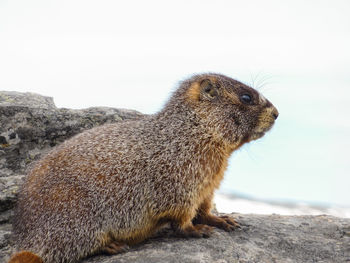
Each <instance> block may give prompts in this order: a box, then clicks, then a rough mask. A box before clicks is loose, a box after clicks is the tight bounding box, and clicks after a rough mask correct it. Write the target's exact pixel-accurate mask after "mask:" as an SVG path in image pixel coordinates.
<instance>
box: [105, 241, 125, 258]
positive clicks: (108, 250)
mask: <svg viewBox="0 0 350 263" xmlns="http://www.w3.org/2000/svg"><path fill="white" fill-rule="evenodd" d="M127 250H129V246H128V245H127V244H125V243H122V242H117V241H112V242H111V243H109V244H108V245H106V246H105V247H104V248H102V250H101V251H102V253H105V254H108V255H115V254H119V253H122V252H125V251H127Z"/></svg>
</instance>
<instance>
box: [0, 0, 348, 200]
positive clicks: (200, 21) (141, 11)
mask: <svg viewBox="0 0 350 263" xmlns="http://www.w3.org/2000/svg"><path fill="white" fill-rule="evenodd" d="M120 3H121V1H120V2H118V1H111V0H110V1H85V0H76V1H74V0H73V1H71V0H69V1H68V0H63V1H62V0H61V1H49V0H42V1H38V0H32V1H26V0H18V1H16V0H11V1H4V0H0V90H16V91H31V92H37V93H40V94H44V95H48V96H52V97H54V99H55V102H56V104H57V106H59V107H69V108H84V107H90V106H101V105H102V106H111V107H124V108H134V109H137V110H140V111H142V112H144V113H153V112H156V111H157V110H159V109H160V107H161V106H162V105H163V104H164V102H165V100H166V99H167V98H168V97H169V95H170V92H171V91H172V90H173V89H174V87H175V86H176V83H177V82H178V81H179V80H181V79H183V78H185V77H187V76H188V75H189V74H192V73H195V72H203V71H204V72H206V71H214V72H220V73H223V74H227V75H229V76H231V77H234V78H237V79H239V80H241V81H243V82H246V83H248V84H252V85H253V84H254V86H255V87H259V86H261V85H262V87H261V88H259V90H260V91H261V92H263V94H264V95H265V96H266V97H267V98H269V99H270V100H271V101H272V102H273V103H274V104H275V105H276V107H277V108H278V109H279V111H280V117H279V119H278V121H277V123H276V126H275V127H274V129H273V130H272V131H271V132H270V133H269V134H267V136H266V137H264V138H263V139H261V140H260V141H257V142H254V143H251V144H250V145H247V146H245V147H244V148H243V149H242V150H240V151H239V152H236V153H235V154H234V156H233V157H232V159H231V164H230V167H229V170H228V172H227V174H226V178H225V181H224V182H223V184H222V189H221V190H222V191H226V192H238V193H243V194H247V195H251V196H253V197H258V198H263V199H275V200H304V201H308V202H313V203H330V204H340V205H345V206H350V193H349V189H350V174H349V171H350V164H349V156H350V150H349V148H350V141H349V135H350V121H349V113H350V99H349V94H350V74H349V73H350V51H349V49H350V15H349V14H350V2H349V1H337V0H335V1H334V0H331V1H277V0H276V1H272V0H269V1H258V0H253V1H222V0H221V1H160V0H159V1H154V0H150V1H123V4H120Z"/></svg>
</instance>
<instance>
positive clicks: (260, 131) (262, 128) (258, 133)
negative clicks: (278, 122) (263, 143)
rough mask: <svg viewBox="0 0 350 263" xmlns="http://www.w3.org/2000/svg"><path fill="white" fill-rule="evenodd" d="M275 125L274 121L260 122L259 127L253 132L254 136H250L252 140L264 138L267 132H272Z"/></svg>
mask: <svg viewBox="0 0 350 263" xmlns="http://www.w3.org/2000/svg"><path fill="white" fill-rule="evenodd" d="M274 123H275V121H274V120H271V121H264V122H260V123H259V126H258V127H256V129H255V130H254V131H253V132H252V135H251V136H250V140H257V139H259V138H261V137H263V136H264V135H265V133H266V132H268V131H269V130H271V128H272V126H273V125H274Z"/></svg>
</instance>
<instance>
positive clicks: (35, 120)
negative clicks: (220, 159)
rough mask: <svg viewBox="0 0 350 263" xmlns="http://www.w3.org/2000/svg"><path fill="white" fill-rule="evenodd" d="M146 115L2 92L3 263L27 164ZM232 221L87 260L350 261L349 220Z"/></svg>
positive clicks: (239, 218) (253, 218)
mask: <svg viewBox="0 0 350 263" xmlns="http://www.w3.org/2000/svg"><path fill="white" fill-rule="evenodd" d="M142 116H143V115H142V114H141V113H138V112H136V111H130V110H120V109H113V108H105V107H99V108H89V109H83V110H71V109H58V108H56V106H55V104H54V103H53V100H52V98H48V97H43V96H40V95H37V94H33V93H18V92H1V91H0V262H6V261H7V259H8V257H9V255H10V253H11V250H12V248H13V244H12V243H11V241H10V240H11V224H10V218H11V216H12V214H13V211H12V208H13V206H14V204H15V202H16V195H17V192H18V188H19V186H20V184H21V183H22V181H23V178H24V177H25V171H26V169H27V167H28V166H29V165H30V164H31V163H32V162H33V161H35V160H37V159H39V158H40V157H41V156H42V155H43V154H45V153H47V152H48V151H49V150H50V149H51V148H52V147H54V146H55V145H58V144H59V143H61V142H63V141H64V140H66V139H67V138H69V137H71V136H73V135H75V134H77V133H79V132H81V131H83V130H85V129H89V128H92V127H94V126H96V125H101V124H104V123H109V122H117V121H122V120H124V119H136V118H142ZM233 216H234V217H236V218H237V221H238V222H239V223H240V224H241V226H242V229H240V230H236V231H234V232H232V233H227V232H224V231H222V230H218V229H215V231H214V232H213V234H212V236H211V237H210V238H202V239H194V238H191V239H183V238H177V237H173V236H172V231H171V230H169V229H165V230H163V231H161V233H158V234H157V235H155V237H153V238H151V239H148V240H146V241H145V242H143V243H142V244H139V245H137V246H135V247H133V248H131V249H130V251H128V252H126V253H123V254H119V255H115V256H101V255H99V256H93V257H90V258H88V259H85V260H84V261H83V262H85V263H97V262H99V263H100V262H101V263H117V262H216V263H224V262H350V219H342V218H336V217H331V216H279V215H269V216H263V215H241V214H233Z"/></svg>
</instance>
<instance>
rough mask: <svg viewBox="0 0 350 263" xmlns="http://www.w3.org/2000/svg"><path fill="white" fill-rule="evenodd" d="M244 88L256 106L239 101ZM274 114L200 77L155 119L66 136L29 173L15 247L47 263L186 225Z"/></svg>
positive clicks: (236, 85)
mask: <svg viewBox="0 0 350 263" xmlns="http://www.w3.org/2000/svg"><path fill="white" fill-rule="evenodd" d="M205 79H207V80H208V81H209V82H210V83H211V87H212V91H213V92H214V93H213V94H214V96H211V95H213V94H209V93H207V92H206V91H204V90H203V89H204V88H203V87H202V83H203V80H205ZM242 92H248V93H249V94H251V96H252V97H253V100H254V101H255V104H253V105H243V103H241V102H240V99H239V95H240V94H241V93H242ZM273 114H275V115H276V114H278V113H277V110H276V109H275V108H274V107H273V106H272V104H271V103H270V102H269V101H268V100H266V99H265V98H263V97H262V96H261V95H259V94H258V92H257V91H255V90H253V89H252V88H249V87H247V86H246V85H244V84H242V83H240V82H238V81H236V80H233V79H231V78H228V77H226V76H223V75H219V74H202V75H195V76H193V77H191V78H190V79H188V80H185V81H183V82H182V83H181V84H180V86H179V88H178V89H177V90H176V91H175V92H174V94H173V96H172V97H171V98H170V100H169V102H168V103H167V104H166V105H165V107H164V109H163V110H161V111H160V112H159V113H157V114H155V115H148V116H145V117H144V118H142V119H141V120H136V121H125V122H121V123H116V124H108V125H104V126H100V127H97V128H93V129H91V130H88V131H85V132H83V133H81V134H79V135H77V136H75V137H73V138H71V139H70V140H68V141H66V142H64V143H63V144H61V145H60V146H58V147H57V148H55V149H54V150H53V151H51V152H50V153H49V154H48V155H47V156H45V157H44V158H43V159H42V160H41V161H39V162H38V163H37V164H36V165H35V166H34V168H32V170H31V171H30V172H29V174H28V176H27V179H26V182H25V184H24V186H23V189H22V190H21V192H20V195H19V201H18V206H17V209H16V215H15V222H14V231H15V235H16V240H17V245H18V250H19V251H22V250H26V251H31V252H33V253H35V254H36V255H39V256H40V257H41V258H42V259H43V261H44V262H45V263H52V262H77V261H79V259H81V258H83V257H85V256H87V255H90V254H94V253H98V252H99V251H101V249H102V248H103V247H104V246H105V245H108V243H109V242H111V241H113V240H116V241H120V242H123V243H126V244H134V243H137V242H140V241H142V240H144V239H145V238H147V237H149V236H150V235H151V234H152V233H153V232H154V231H155V230H156V229H157V228H159V227H160V226H161V225H162V224H163V223H164V222H169V221H174V222H176V223H177V224H178V225H179V226H180V227H183V228H185V227H187V226H191V225H192V220H193V219H194V218H195V217H196V215H197V214H198V213H202V214H206V213H209V211H210V204H211V200H212V197H213V192H214V190H215V189H216V188H218V187H219V184H220V181H221V180H222V178H223V174H224V171H225V169H226V166H227V160H228V158H229V156H230V154H231V153H232V152H233V151H234V150H235V149H237V148H239V147H240V146H241V145H242V144H244V143H246V142H248V141H250V140H253V139H257V138H259V137H261V136H262V135H263V134H264V133H265V132H266V131H267V130H268V129H270V127H271V126H272V124H273V123H274V120H275V117H273V116H272V115H273Z"/></svg>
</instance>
